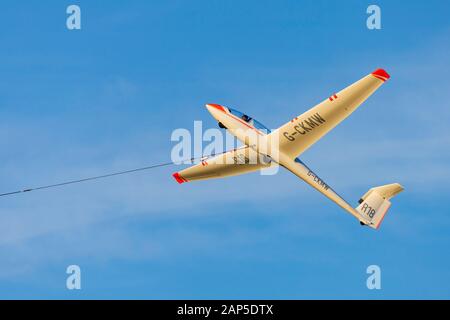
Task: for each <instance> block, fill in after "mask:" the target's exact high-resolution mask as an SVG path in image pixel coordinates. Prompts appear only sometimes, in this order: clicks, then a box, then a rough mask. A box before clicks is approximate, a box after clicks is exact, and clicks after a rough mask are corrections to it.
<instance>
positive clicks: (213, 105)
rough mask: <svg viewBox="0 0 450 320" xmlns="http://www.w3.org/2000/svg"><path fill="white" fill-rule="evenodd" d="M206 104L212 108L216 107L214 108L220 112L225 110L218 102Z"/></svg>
mask: <svg viewBox="0 0 450 320" xmlns="http://www.w3.org/2000/svg"><path fill="white" fill-rule="evenodd" d="M206 106H207V107H213V108H216V109H218V110H220V111H222V112H225V108H224V107H222V106H221V105H220V104H215V103H208V104H206Z"/></svg>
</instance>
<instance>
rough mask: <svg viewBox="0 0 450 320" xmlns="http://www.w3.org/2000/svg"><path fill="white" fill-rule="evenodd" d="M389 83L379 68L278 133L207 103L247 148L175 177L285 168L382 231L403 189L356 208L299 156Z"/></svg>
mask: <svg viewBox="0 0 450 320" xmlns="http://www.w3.org/2000/svg"><path fill="white" fill-rule="evenodd" d="M389 78H390V76H389V74H388V73H387V72H386V71H385V70H383V69H378V70H376V71H374V72H372V73H371V74H369V75H367V76H365V77H364V78H362V79H360V80H359V81H357V82H355V83H353V84H352V85H350V86H348V87H347V88H345V89H343V90H342V91H340V92H338V93H335V94H333V95H331V96H330V97H329V98H327V99H325V100H324V101H322V102H321V103H319V104H318V105H316V106H315V107H313V108H312V109H310V110H308V111H306V112H305V113H303V114H301V115H299V116H298V117H295V118H294V119H292V120H290V121H289V122H287V123H286V124H284V125H282V126H281V127H279V128H278V129H276V130H274V131H272V132H270V130H269V129H268V128H266V127H265V126H264V125H262V124H261V123H260V122H258V121H256V120H255V119H253V118H251V117H249V116H248V115H246V114H243V113H241V112H239V111H237V110H234V109H231V108H227V107H225V106H222V105H218V104H207V105H206V108H207V109H208V111H209V112H210V113H211V115H212V116H213V117H214V118H215V119H216V120H217V121H218V123H219V126H220V127H221V128H226V129H227V130H228V131H229V132H230V133H231V134H233V135H234V136H236V138H237V139H239V140H240V141H242V142H243V143H244V146H243V147H241V148H238V149H234V150H230V151H227V152H224V153H222V154H219V155H214V156H212V157H206V158H204V159H202V161H201V162H200V163H198V164H195V165H193V166H191V167H189V168H186V169H184V170H182V171H180V172H177V173H174V174H173V176H174V178H175V180H176V181H177V182H178V183H183V182H188V181H194V180H206V179H212V178H222V177H227V176H233V175H238V174H243V173H248V172H253V171H257V170H260V169H264V168H267V167H269V166H271V165H273V164H275V165H280V166H282V167H284V168H286V169H287V170H289V171H291V172H292V173H293V174H295V175H296V176H297V177H299V178H300V179H302V180H303V181H305V182H306V183H307V184H309V185H310V186H312V187H313V188H315V189H316V190H317V191H319V192H320V193H322V194H323V195H325V196H326V197H328V198H329V199H330V200H332V201H333V202H335V203H336V204H337V205H339V206H340V207H341V208H343V209H344V210H345V211H347V212H348V213H350V214H351V215H353V216H354V217H355V218H356V219H358V221H359V222H360V224H361V225H366V226H369V227H371V228H373V229H378V228H379V226H380V224H381V222H382V220H383V218H384V216H385V215H386V212H387V211H388V209H389V207H390V206H391V202H390V199H391V198H392V197H393V196H395V195H397V194H398V193H400V192H401V191H403V187H402V186H401V185H400V184H398V183H393V184H387V185H383V186H379V187H374V188H371V189H370V190H369V191H368V192H366V193H365V194H364V195H363V196H362V197H361V199H360V200H359V205H358V206H357V207H356V208H353V207H352V206H351V205H350V204H349V203H347V202H346V201H345V200H344V199H343V198H342V197H341V196H339V195H338V194H337V193H336V192H335V191H334V190H333V188H331V187H330V186H329V185H328V184H327V183H326V182H325V181H324V180H322V179H321V178H319V176H318V175H317V174H315V173H314V172H313V171H312V170H311V169H310V168H309V167H308V166H307V165H306V164H304V163H303V162H302V161H301V160H300V159H299V158H298V156H299V155H300V154H302V153H303V152H305V151H306V150H307V149H308V148H309V147H310V146H311V145H313V144H314V143H315V142H317V141H318V140H319V139H320V138H322V137H323V136H324V135H325V134H327V133H328V132H329V131H330V130H331V129H333V128H334V127H335V126H337V125H338V124H339V123H340V122H341V121H343V120H344V119H345V118H347V117H348V116H349V115H350V114H351V113H352V112H353V111H355V110H356V109H357V108H358V107H359V106H360V105H361V104H362V103H363V102H364V101H365V100H366V99H367V98H368V97H369V96H370V95H372V94H373V93H374V92H375V91H376V90H377V89H378V88H379V87H380V86H381V85H382V84H383V83H384V82H386V81H387V80H388V79H389ZM250 159H256V161H250Z"/></svg>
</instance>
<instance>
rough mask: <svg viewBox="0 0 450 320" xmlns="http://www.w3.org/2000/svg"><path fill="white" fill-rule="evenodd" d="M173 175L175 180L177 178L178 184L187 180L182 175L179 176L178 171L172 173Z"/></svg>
mask: <svg viewBox="0 0 450 320" xmlns="http://www.w3.org/2000/svg"><path fill="white" fill-rule="evenodd" d="M173 177H174V178H175V180H177V182H178V183H179V184H182V183H183V182H187V180H186V179H185V178H183V177H182V176H180V174H179V173H178V172H175V173H174V174H173Z"/></svg>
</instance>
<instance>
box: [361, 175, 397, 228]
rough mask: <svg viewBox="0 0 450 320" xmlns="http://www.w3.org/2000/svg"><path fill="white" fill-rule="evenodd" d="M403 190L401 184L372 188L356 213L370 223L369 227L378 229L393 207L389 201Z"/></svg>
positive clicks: (364, 196)
mask: <svg viewBox="0 0 450 320" xmlns="http://www.w3.org/2000/svg"><path fill="white" fill-rule="evenodd" d="M403 189H404V188H403V187H402V186H401V185H400V184H399V183H392V184H387V185H384V186H380V187H375V188H372V189H370V190H369V191H367V192H366V194H365V195H363V196H362V198H361V199H360V200H359V206H358V207H357V208H356V211H358V212H359V213H360V214H361V215H363V216H364V217H365V218H367V219H368V221H370V224H369V226H370V227H371V228H374V229H378V228H379V227H380V225H381V222H382V221H383V218H384V216H385V215H386V213H387V211H388V210H389V207H390V206H391V202H390V201H389V200H390V199H391V198H392V197H393V196H395V195H397V194H399V193H400V192H402V191H403Z"/></svg>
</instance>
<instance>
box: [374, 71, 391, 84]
mask: <svg viewBox="0 0 450 320" xmlns="http://www.w3.org/2000/svg"><path fill="white" fill-rule="evenodd" d="M372 75H373V76H374V77H375V78H378V79H380V80H383V81H386V80H387V79H389V78H390V77H391V76H390V75H389V73H387V72H386V71H385V70H384V69H377V70H375V71H374V72H372Z"/></svg>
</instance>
